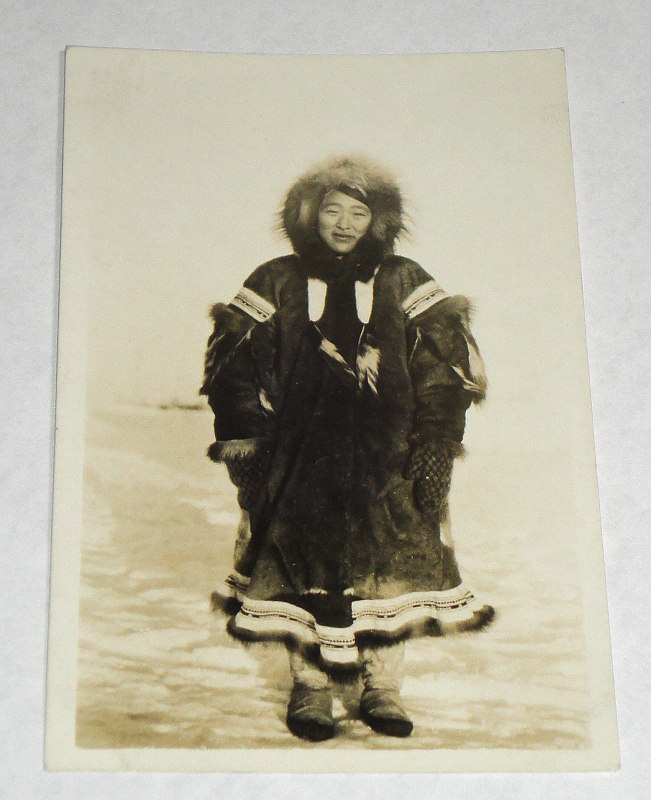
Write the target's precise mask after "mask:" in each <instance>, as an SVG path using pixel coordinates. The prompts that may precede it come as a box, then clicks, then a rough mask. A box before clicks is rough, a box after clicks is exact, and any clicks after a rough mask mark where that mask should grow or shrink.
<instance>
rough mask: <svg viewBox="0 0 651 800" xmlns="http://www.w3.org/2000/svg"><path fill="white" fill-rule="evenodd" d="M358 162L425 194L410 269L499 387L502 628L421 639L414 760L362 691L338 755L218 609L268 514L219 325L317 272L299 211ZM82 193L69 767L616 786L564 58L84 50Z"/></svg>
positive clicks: (69, 482) (74, 351) (68, 233)
mask: <svg viewBox="0 0 651 800" xmlns="http://www.w3.org/2000/svg"><path fill="white" fill-rule="evenodd" d="M348 153H355V154H362V155H364V156H367V157H369V158H371V159H373V160H374V161H377V162H378V163H381V164H383V165H386V166H387V168H388V169H390V171H391V172H392V173H393V174H394V175H395V176H396V179H397V181H398V182H399V184H400V187H401V190H402V192H403V195H404V197H405V200H406V210H407V212H408V218H409V224H408V228H409V232H408V235H406V236H403V237H401V238H400V240H399V242H398V245H397V247H396V252H397V253H399V254H400V255H401V256H405V257H408V258H410V259H413V260H414V261H415V262H418V263H419V264H421V265H422V266H423V267H424V268H425V269H426V270H427V272H428V273H430V274H431V275H432V276H434V278H435V279H436V281H437V282H438V283H440V284H441V285H442V286H443V287H444V288H445V290H446V291H447V292H448V293H450V294H461V295H467V296H469V297H470V298H471V299H472V301H473V304H474V306H475V308H476V311H475V314H474V318H473V334H474V336H475V337H476V340H477V341H478V342H479V344H480V348H481V353H482V355H483V358H484V360H485V363H486V370H487V373H488V378H489V391H488V395H487V398H486V400H485V401H484V402H483V404H481V405H480V406H473V407H472V408H471V409H470V410H469V411H468V416H467V423H466V432H465V438H464V443H465V446H466V449H467V456H466V457H465V458H464V459H463V460H460V461H457V463H456V465H455V468H454V480H453V483H452V490H451V493H450V498H449V505H450V510H451V517H452V521H453V536H454V543H455V553H456V557H457V559H458V561H459V564H460V566H461V569H462V574H463V576H464V581H466V582H467V583H468V584H469V585H471V586H472V589H473V591H474V592H475V593H476V594H477V596H478V597H481V599H482V601H485V602H486V603H489V604H490V605H491V606H493V607H494V608H495V609H496V616H495V618H494V620H493V621H492V623H491V625H490V626H488V627H486V628H484V629H482V630H480V631H476V632H468V633H463V634H459V635H454V636H449V637H447V636H443V637H419V638H414V639H413V640H410V641H408V642H407V645H406V654H405V663H404V673H405V675H404V683H403V686H402V692H401V695H402V699H403V701H404V704H405V707H406V708H407V710H408V712H409V714H410V716H411V719H412V720H413V723H414V730H413V733H412V734H411V736H409V737H406V738H396V737H392V736H385V735H381V734H378V733H376V732H374V731H372V730H371V729H370V728H369V727H368V726H367V725H365V724H364V722H363V721H362V720H361V719H360V716H359V712H358V702H357V701H358V695H359V686H358V685H357V684H356V683H355V682H353V681H351V680H348V681H339V682H336V681H335V684H336V685H335V687H334V690H333V694H334V695H335V704H334V717H335V726H336V733H335V735H334V737H333V738H331V739H329V740H327V741H323V742H318V743H317V742H306V741H304V740H302V739H299V738H296V737H295V736H292V734H291V733H290V732H289V731H288V730H287V727H286V725H285V714H286V705H287V700H288V696H289V691H290V687H291V678H290V672H289V668H288V663H287V655H286V652H285V648H284V646H283V645H282V644H279V643H276V644H255V645H252V646H250V647H245V646H244V645H242V644H241V643H240V642H238V641H235V640H234V639H233V638H231V637H229V635H228V634H227V633H226V630H225V618H224V617H223V616H222V615H221V613H219V612H214V611H212V610H211V605H210V595H211V593H212V591H213V590H214V589H215V587H216V586H217V585H218V584H219V583H220V582H221V581H222V580H223V578H224V576H225V575H226V574H228V571H229V569H230V568H231V560H232V551H233V545H234V542H235V539H236V535H237V528H238V523H239V511H238V505H237V497H236V492H235V489H234V487H233V486H232V485H231V483H230V481H229V479H228V476H227V473H226V471H225V470H224V467H223V466H222V465H215V464H213V463H212V462H211V461H210V460H208V459H207V458H206V457H205V450H206V447H207V446H208V445H209V444H210V443H211V442H212V441H213V439H214V436H213V430H212V414H211V413H210V411H209V409H207V407H206V405H205V402H204V400H203V399H202V398H200V397H199V396H198V388H199V386H200V384H201V379H202V370H203V357H204V348H205V343H206V339H207V337H208V335H209V333H210V331H211V324H210V321H209V319H208V315H207V309H208V307H209V305H210V304H211V303H213V302H217V301H221V302H224V303H228V302H229V301H230V300H231V299H232V298H233V297H234V296H235V295H236V294H237V292H238V290H239V288H240V286H241V284H242V282H243V280H244V279H245V278H246V277H247V275H249V274H250V273H251V272H252V270H253V269H254V268H255V267H256V266H257V265H259V264H262V263H263V262H266V261H269V260H270V259H273V258H276V257H280V256H283V255H285V254H288V253H290V252H291V245H290V243H289V242H288V241H287V240H286V239H284V238H283V237H282V236H281V235H280V234H279V233H278V230H277V224H276V216H275V215H276V213H277V212H278V210H279V208H280V206H281V203H282V199H283V196H284V194H285V192H286V191H287V189H288V188H289V187H290V186H291V185H292V183H293V182H294V181H295V179H296V177H297V176H298V175H300V174H302V173H304V172H305V170H306V169H308V168H309V167H310V166H311V165H312V164H314V163H316V162H320V161H322V160H323V159H324V158H328V157H330V156H333V155H334V156H337V155H341V154H348ZM63 172H64V174H63V219H62V252H61V289H60V333H59V363H58V392H57V438H56V463H55V503H54V532H53V536H54V538H53V558H52V593H51V618H50V619H51V621H50V646H49V675H48V707H47V744H46V749H47V752H46V763H47V766H48V768H50V769H67V770H79V769H95V770H151V771H211V770H220V771H242V770H245V771H251V770H252V771H280V772H294V771H296V772H301V771H339V772H346V771H354V772H402V771H421V772H442V771H446V772H452V771H459V772H479V771H501V772H505V771H522V770H527V771H560V770H608V769H615V768H616V767H617V764H618V745H617V729H616V721H615V708H614V697H613V690H612V670H611V661H610V645H609V636H608V623H607V613H606V596H605V586H604V577H603V561H602V551H601V538H600V528H599V515H598V501H597V492H596V476H595V469H594V454H593V444H592V428H591V416H590V398H589V386H588V374H587V360H586V353H585V339H584V327H583V310H582V297H581V278H580V265H579V256H578V247H577V233H576V213H575V207H574V191H573V180H572V162H571V149H570V139H569V124H568V109H567V98H566V89H565V75H564V65H563V54H562V52H561V51H558V50H550V51H534V52H518V53H483V54H454V55H436V56H434V55H433V56H387V57H377V56H345V57H307V56H306V57H303V56H235V55H218V54H199V53H173V52H153V51H128V50H110V49H93V48H71V49H69V50H68V51H67V56H66V85H65V123H64V171H63ZM303 750H309V757H307V758H306V757H304V754H303V753H302V752H300V751H303ZM297 756H298V757H297Z"/></svg>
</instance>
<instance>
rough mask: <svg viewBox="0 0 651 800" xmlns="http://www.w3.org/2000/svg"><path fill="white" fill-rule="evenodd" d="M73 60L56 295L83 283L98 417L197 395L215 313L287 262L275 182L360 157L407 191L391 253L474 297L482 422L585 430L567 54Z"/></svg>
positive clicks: (98, 54) (489, 428) (104, 52)
mask: <svg viewBox="0 0 651 800" xmlns="http://www.w3.org/2000/svg"><path fill="white" fill-rule="evenodd" d="M67 65H68V71H67V76H66V111H65V144H64V203H63V215H64V226H63V237H62V276H63V283H62V285H63V286H64V287H65V286H66V285H75V286H78V288H79V297H80V299H79V305H78V307H77V310H76V312H75V313H76V314H77V315H78V316H79V317H80V321H79V331H80V338H83V335H82V333H81V332H83V331H85V332H86V333H87V340H86V344H87V350H86V352H87V359H88V402H89V406H90V407H91V408H96V407H99V406H101V405H103V404H105V403H112V402H115V401H121V402H122V401H127V402H140V401H149V402H158V401H166V400H170V399H172V398H178V399H182V400H188V399H193V398H196V391H197V388H198V386H199V384H200V381H201V371H202V359H203V349H204V345H205V340H206V337H207V336H208V333H209V331H210V326H209V324H208V320H207V315H206V312H207V308H208V306H209V304H210V303H211V302H214V301H217V300H224V301H228V300H229V299H230V298H231V296H232V295H233V294H234V292H235V291H237V288H238V286H239V285H240V283H241V282H242V280H243V279H244V278H245V277H246V275H247V274H248V273H249V272H250V271H251V270H252V269H253V268H254V267H255V266H257V265H258V264H259V263H261V262H263V261H266V260H268V259H270V258H272V257H274V256H277V255H280V254H283V253H286V252H289V246H288V243H287V242H286V241H285V240H283V239H282V237H281V236H280V234H279V233H278V232H277V231H276V230H275V221H276V216H275V215H276V212H277V211H278V209H279V207H280V204H281V202H282V198H283V194H284V192H285V191H286V190H287V188H288V187H289V185H290V184H291V183H292V181H293V180H294V179H295V178H296V176H297V175H298V174H300V173H301V172H303V171H304V170H305V169H306V168H308V167H310V166H311V165H312V164H313V163H314V162H315V161H320V160H322V159H323V158H324V157H327V156H329V155H332V154H340V153H347V152H362V153H365V154H366V155H368V156H369V157H372V158H374V159H375V160H377V161H380V162H382V163H383V164H385V165H386V166H387V167H389V168H390V169H391V170H393V172H394V173H395V175H396V176H397V178H398V180H399V182H400V184H401V186H402V187H403V189H404V193H405V195H406V198H407V205H408V209H409V212H410V216H411V219H412V226H411V227H412V234H411V236H410V237H409V239H406V240H405V241H403V242H401V243H400V245H399V247H398V252H400V253H402V254H404V255H406V256H409V257H411V258H414V259H416V260H417V261H419V262H420V263H421V264H422V265H423V266H424V267H425V268H426V269H427V270H428V271H429V272H430V273H431V274H432V275H434V276H435V277H436V279H437V280H438V281H439V282H440V283H441V284H442V285H443V286H444V288H445V289H446V290H447V291H448V292H450V293H461V294H466V295H469V296H470V297H471V298H472V299H473V300H474V302H475V303H476V306H477V315H476V320H475V324H474V329H475V334H476V336H477V338H478V340H479V344H480V347H481V349H482V352H483V354H484V356H485V359H486V362H487V369H488V375H489V383H490V394H489V401H488V403H487V404H486V406H485V407H484V408H483V409H482V410H481V411H480V412H479V414H480V415H481V420H480V423H479V424H477V422H476V421H475V420H474V419H473V418H471V420H470V423H469V424H470V426H471V427H474V426H477V429H478V430H483V431H484V434H483V435H489V434H490V435H491V436H492V435H495V436H502V437H503V436H504V434H505V433H507V434H508V436H509V437H511V438H516V439H519V440H520V439H522V437H533V439H534V440H536V439H537V442H538V444H539V445H540V446H543V447H545V446H547V445H548V443H549V441H550V439H552V440H555V441H561V440H563V439H565V440H566V441H567V437H568V436H569V437H570V438H571V436H572V435H575V434H576V424H575V423H576V421H577V419H581V420H583V418H584V417H586V415H588V416H587V423H588V427H589V424H590V423H589V401H588V386H587V368H586V359H585V347H584V333H583V312H582V305H581V285H580V271H579V262H578V249H577V236H576V222H575V210H574V191H573V181H572V167H571V150H570V142H569V124H568V114H567V100H566V89H565V78H564V68H563V56H562V53H561V51H559V50H554V51H549V50H548V51H535V52H521V53H503V54H500V53H485V54H472V55H466V54H458V55H438V56H386V57H367V56H350V57H336V58H335V57H300V56H236V55H228V56H219V55H214V54H202V53H172V52H162V51H157V52H156V51H149V52H147V51H127V50H122V51H120V50H110V49H86V48H81V49H79V48H75V49H72V50H69V51H68V56H67ZM66 277H67V278H68V281H69V282H68V284H66ZM86 281H87V284H86ZM66 291H69V290H66ZM84 296H86V297H87V300H88V302H87V304H86V305H85V304H84V303H83V297H84ZM84 308H86V313H87V315H88V316H87V317H86V319H85V321H84V319H83V314H84ZM66 321H67V320H66V319H65V317H64V318H63V319H62V324H63V325H65V324H66ZM583 427H584V426H583ZM534 429H535V431H537V433H536V432H535V431H534ZM478 435H482V434H481V433H478Z"/></svg>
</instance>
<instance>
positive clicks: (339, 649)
mask: <svg viewBox="0 0 651 800" xmlns="http://www.w3.org/2000/svg"><path fill="white" fill-rule="evenodd" d="M342 169H343V171H344V173H345V174H347V175H348V178H349V180H350V182H352V183H355V187H354V188H355V191H361V192H362V196H363V197H364V198H368V201H367V202H368V205H369V207H371V209H372V210H373V213H374V217H373V221H374V225H375V229H374V230H371V232H370V244H367V246H366V247H365V248H364V247H363V248H359V252H357V253H355V254H353V256H352V257H351V258H348V259H343V260H342V259H338V261H337V262H332V268H330V267H329V262H328V254H327V253H325V254H324V253H323V252H322V249H319V243H318V240H316V239H315V238H314V237H311V236H310V235H308V234H306V233H305V231H304V230H303V229H302V228H301V226H304V228H305V230H307V231H308V233H309V231H310V230H312V229H313V225H314V223H313V219H311V217H310V215H311V214H312V215H313V213H314V208H313V206H315V204H316V202H317V201H318V202H320V198H322V197H323V192H325V191H327V190H328V186H330V184H333V185H334V186H340V185H342V178H341V171H342ZM346 170H347V172H346ZM314 174H316V175H318V176H319V181H320V182H319V181H316V184H318V185H317V186H316V188H315V187H314V184H315V181H314V180H312V183H310V180H311V179H310V176H307V177H305V176H304V178H303V179H301V181H303V183H301V181H299V184H297V186H299V188H298V189H296V187H294V188H295V189H296V191H294V193H293V194H292V192H290V194H289V195H288V199H287V202H286V207H285V212H284V215H285V216H284V219H285V226H286V228H287V227H288V226H289V231H288V232H289V233H290V238H291V239H292V241H293V243H294V246H295V249H296V250H297V251H298V252H296V253H295V254H293V255H290V256H286V257H282V258H278V259H274V260H273V261H270V262H268V263H266V264H263V265H262V266H260V267H259V268H258V269H256V270H255V271H254V272H253V273H252V275H251V276H250V277H249V278H248V279H247V280H246V281H245V283H244V286H243V287H242V289H241V290H240V292H239V293H238V295H237V296H236V297H235V298H234V300H233V301H232V302H231V303H230V304H229V305H224V304H217V305H215V306H214V307H213V309H212V317H213V320H214V324H215V327H214V332H213V334H212V335H211V337H210V339H209V342H208V348H207V354H206V362H205V375H204V383H203V386H202V392H203V393H204V394H205V395H207V397H208V401H209V403H210V406H211V408H212V410H213V411H214V414H215V439H216V441H215V443H214V444H213V445H211V447H210V448H209V455H210V457H211V458H213V459H214V460H216V461H224V462H225V463H226V464H227V465H229V464H230V465H233V464H235V463H236V462H237V463H244V462H249V463H255V466H256V469H255V470H254V472H253V473H251V474H254V475H256V476H258V483H257V486H256V487H255V491H253V492H252V493H249V497H250V498H251V499H249V500H248V501H247V502H246V503H245V506H246V507H245V508H244V510H243V522H242V525H241V530H240V533H241V536H240V539H239V544H238V547H237V548H236V563H235V570H234V571H233V572H232V574H231V575H230V577H229V578H228V580H227V582H226V586H225V588H224V589H222V590H221V592H218V593H217V597H218V598H219V599H220V600H221V601H222V602H223V601H224V600H225V599H228V598H230V599H231V600H233V601H236V608H235V609H234V610H236V611H237V614H236V615H235V616H234V618H233V620H232V621H231V630H232V632H233V633H234V634H236V635H238V636H240V637H242V638H252V639H256V638H260V639H269V638H280V639H284V640H291V641H292V642H293V643H294V644H299V645H301V646H304V647H306V648H309V647H320V653H321V656H322V659H323V661H324V663H325V664H327V665H339V666H344V665H351V664H354V663H355V662H356V660H357V648H356V646H357V643H358V642H359V641H360V640H361V639H364V638H370V639H373V638H380V639H387V638H395V637H398V636H404V635H405V634H406V633H415V632H422V631H425V632H430V633H441V632H442V631H444V630H445V629H450V628H463V627H479V626H480V625H481V624H483V623H484V622H485V621H486V620H487V619H488V618H489V617H490V615H491V614H492V610H491V609H490V607H487V606H483V607H482V606H481V605H480V604H479V603H478V601H477V600H476V598H475V597H474V595H473V594H472V593H471V592H470V591H469V590H468V589H467V588H466V587H465V586H464V585H463V584H462V582H461V578H460V575H459V572H458V569H457V564H456V561H455V558H454V554H453V551H452V548H451V545H450V543H447V542H446V541H445V535H444V534H445V522H446V519H445V517H446V507H445V506H444V507H443V508H442V509H441V511H440V512H439V513H431V514H423V513H422V512H421V511H419V510H418V508H417V507H416V505H415V503H414V497H413V483H412V481H410V480H406V479H405V477H404V474H405V464H406V460H407V458H408V456H409V452H410V449H411V448H413V447H417V446H418V445H419V444H422V443H423V442H432V441H436V442H438V443H440V444H441V445H442V446H443V447H444V448H446V449H447V450H448V451H449V452H450V454H451V455H456V454H457V453H458V452H460V449H461V441H462V439H463V433H464V425H465V414H466V410H467V408H468V407H469V405H470V404H471V402H472V401H478V400H480V399H482V397H483V395H484V391H485V379H484V376H483V370H482V364H481V359H480V357H479V353H478V350H477V347H476V344H475V342H474V339H473V338H472V334H471V333H470V330H469V304H468V302H467V300H466V299H465V298H462V297H458V296H454V297H451V296H448V295H446V294H445V292H444V291H443V290H442V289H441V287H440V286H438V284H437V283H436V282H435V281H434V280H433V279H432V278H431V277H430V275H428V274H427V273H426V272H425V271H424V270H423V269H422V268H421V267H420V266H419V265H418V264H416V263H415V262H413V261H410V260H409V259H406V258H402V257H399V256H396V255H393V253H392V252H391V246H389V245H392V243H393V239H394V238H395V236H396V235H397V233H398V231H399V229H400V224H401V217H400V212H401V207H400V198H399V194H391V193H390V192H387V190H386V182H385V183H382V181H384V177H382V178H381V179H378V180H376V181H375V182H374V181H373V180H372V179H371V178H372V174H371V173H369V171H368V170H366V171H362V173H361V174H362V177H363V178H364V180H365V183H364V182H363V181H361V182H360V180H359V175H357V176H356V177H357V180H356V182H355V181H354V180H353V178H355V176H353V178H351V177H350V174H351V169H350V168H349V167H348V168H347V167H345V165H344V167H341V168H340V169H339V172H338V173H336V174H335V175H334V177H331V179H330V183H328V181H326V180H325V179H324V178H323V172H322V171H321V172H317V173H314ZM370 174H371V178H369V175H370ZM324 184H325V188H324ZM360 186H361V188H360ZM377 186H380V188H379V189H377V188H376V187H377ZM310 187H312V188H313V191H312V193H311V190H310ZM374 191H376V195H374V194H373V192H374ZM306 198H307V200H306ZM378 198H379V199H378ZM310 203H311V204H312V206H310ZM291 220H294V221H295V223H296V226H298V228H299V229H300V230H298V232H297V229H296V227H292V222H291ZM360 253H362V254H363V255H364V257H363V258H361V259H360V257H359V254H360ZM369 266H370V267H371V269H369ZM329 269H330V271H329ZM336 270H339V273H338V274H336ZM333 276H335V277H333ZM346 282H347V283H346ZM337 292H338V294H336V296H337V298H339V299H338V300H337V303H338V306H337V307H336V308H335V309H334V311H333V307H334V306H333V304H332V303H329V300H328V298H333V297H335V293H337ZM333 314H334V316H333ZM241 496H242V495H241ZM442 531H443V536H442Z"/></svg>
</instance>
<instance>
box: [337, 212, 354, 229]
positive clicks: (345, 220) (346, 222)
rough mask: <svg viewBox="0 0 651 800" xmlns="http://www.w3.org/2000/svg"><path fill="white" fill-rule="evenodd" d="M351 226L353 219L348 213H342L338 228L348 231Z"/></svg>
mask: <svg viewBox="0 0 651 800" xmlns="http://www.w3.org/2000/svg"><path fill="white" fill-rule="evenodd" d="M350 227H351V220H350V217H349V216H348V215H347V214H342V215H341V216H340V217H339V219H338V220H337V228H339V229H340V230H342V231H347V230H348V229H349V228H350Z"/></svg>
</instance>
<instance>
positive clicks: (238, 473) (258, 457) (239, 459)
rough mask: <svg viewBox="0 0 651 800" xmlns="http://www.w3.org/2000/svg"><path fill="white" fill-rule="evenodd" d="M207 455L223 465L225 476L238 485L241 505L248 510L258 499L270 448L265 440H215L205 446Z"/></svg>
mask: <svg viewBox="0 0 651 800" xmlns="http://www.w3.org/2000/svg"><path fill="white" fill-rule="evenodd" d="M208 456H209V457H210V458H211V459H212V460H213V461H217V462H220V461H221V462H223V463H224V464H225V465H226V469H227V470H228V477H229V478H230V479H231V481H232V483H233V484H234V486H235V487H236V488H237V501H238V503H239V505H240V508H243V509H245V510H246V511H251V510H252V509H253V508H254V507H255V506H256V505H257V503H258V501H259V499H260V494H261V492H262V491H263V489H264V482H265V479H266V475H267V467H268V463H269V449H268V446H267V443H266V442H265V440H264V439H248V440H247V439H244V440H231V441H226V442H215V444H214V445H211V446H210V447H209V448H208Z"/></svg>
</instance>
